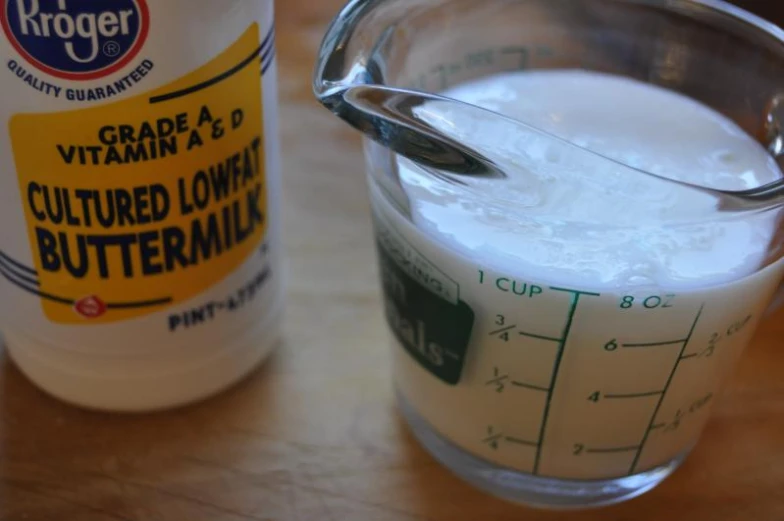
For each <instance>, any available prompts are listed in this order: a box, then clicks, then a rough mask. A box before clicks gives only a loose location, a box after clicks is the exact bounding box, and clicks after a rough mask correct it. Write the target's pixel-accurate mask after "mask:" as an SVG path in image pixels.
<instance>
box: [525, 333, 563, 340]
mask: <svg viewBox="0 0 784 521" xmlns="http://www.w3.org/2000/svg"><path fill="white" fill-rule="evenodd" d="M520 334H521V335H523V336H527V337H529V338H538V339H539V340H549V341H550V342H560V341H561V339H560V338H553V337H551V336H542V335H534V334H533V333H526V332H525V331H520Z"/></svg>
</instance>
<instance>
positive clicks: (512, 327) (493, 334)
mask: <svg viewBox="0 0 784 521" xmlns="http://www.w3.org/2000/svg"><path fill="white" fill-rule="evenodd" d="M516 327H517V326H509V327H505V328H503V329H499V330H498V331H493V332H492V333H490V334H489V335H488V336H495V335H500V334H501V333H505V332H506V331H509V330H510V329H514V328H516Z"/></svg>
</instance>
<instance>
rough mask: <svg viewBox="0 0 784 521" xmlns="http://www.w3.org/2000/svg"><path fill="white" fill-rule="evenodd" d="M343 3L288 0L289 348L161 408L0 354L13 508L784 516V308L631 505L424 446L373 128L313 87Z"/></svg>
mask: <svg viewBox="0 0 784 521" xmlns="http://www.w3.org/2000/svg"><path fill="white" fill-rule="evenodd" d="M340 3H341V2H340V0H319V1H312V0H287V1H285V2H280V5H279V6H278V45H279V56H280V66H281V103H282V107H283V113H282V119H281V130H282V133H283V143H284V154H285V172H284V176H285V230H286V241H287V242H286V246H287V254H288V265H289V268H290V278H289V303H288V311H287V316H286V324H285V341H284V342H283V344H282V345H281V347H280V349H279V350H278V351H277V354H276V355H275V356H274V357H273V358H272V359H271V360H270V361H269V363H267V364H266V365H265V366H264V367H263V368H262V369H261V370H259V371H258V372H257V373H255V374H254V375H253V376H252V377H251V378H250V379H249V380H247V381H245V382H244V383H243V384H242V385H239V386H237V387H236V388H234V389H232V390H230V391H228V392H226V393H224V394H222V395H221V396H219V397H217V398H214V399H211V400H209V401H208V402H205V403H202V404H200V405H196V406H193V407H190V408H186V409H182V410H178V411H175V412H170V413H165V414H156V415H147V416H114V415H106V414H98V413H91V412H85V411H81V410H78V409H75V408H72V407H69V406H66V405H63V404H61V403H58V402H57V401H54V400H52V399H50V398H48V397H47V396H44V395H43V394H42V393H40V392H39V391H37V390H36V389H34V388H33V387H32V386H31V385H30V384H29V383H28V382H27V381H26V380H25V379H24V378H23V377H22V376H21V375H20V374H19V372H18V371H16V370H15V369H14V368H13V367H12V365H11V364H10V363H9V362H8V361H7V359H6V358H5V357H4V356H3V355H2V354H0V520H2V521H250V520H255V521H262V520H264V521H266V520H275V521H311V520H312V521H322V520H323V521H413V520H422V521H484V520H487V521H507V520H509V521H511V520H519V519H525V520H529V521H550V520H561V519H563V520H574V521H597V520H603V521H654V520H657V521H659V520H668V521H691V520H710V521H747V520H748V521H751V520H754V521H784V378H782V376H781V375H782V371H784V349H783V348H782V339H784V313H779V314H778V315H776V316H773V317H771V318H769V319H768V320H767V321H766V323H765V324H764V326H763V327H762V329H761V330H760V332H759V334H758V335H757V337H756V339H755V340H754V342H753V345H752V346H751V347H750V349H749V350H748V352H747V355H746V356H745V357H744V358H743V361H742V363H741V365H740V367H739V369H738V371H737V374H736V376H735V378H734V380H733V381H732V383H731V385H730V386H729V389H728V390H727V392H726V393H725V394H724V395H723V396H722V397H721V399H720V400H719V401H718V403H717V405H716V408H715V412H714V415H713V419H712V421H711V422H710V425H709V427H708V429H707V432H706V433H705V435H704V437H703V439H702V441H701V443H700V444H699V446H698V447H697V449H696V450H695V452H694V453H693V455H692V456H691V457H690V458H689V459H688V461H687V462H686V464H685V465H684V466H683V467H682V468H681V469H680V470H678V471H677V472H676V473H675V475H674V476H673V477H672V478H670V479H669V480H667V481H666V482H665V483H664V484H663V485H661V486H660V487H659V488H657V489H656V490H654V491H653V492H651V493H649V494H648V495H645V496H644V497H642V498H639V499H637V500H634V501H631V502H629V503H626V504H623V505H620V506H615V507H610V508H605V509H602V510H595V511H589V512H584V513H568V514H567V513H548V512H540V511H535V510H530V509H527V508H524V507H519V506H515V505H511V504H508V503H505V502H502V501H499V500H497V499H493V498H491V497H488V496H486V495H485V494H483V493H480V492H478V491H476V490H474V489H472V488H471V487H469V486H467V485H465V484H464V483H463V482H461V481H460V480H458V479H457V478H455V477H454V476H452V475H451V474H450V473H449V472H448V471H446V470H444V469H443V468H442V467H440V466H439V465H438V464H437V463H436V462H435V461H434V460H433V459H432V458H431V457H430V456H429V455H428V454H426V453H425V452H424V451H423V450H422V449H421V448H420V447H419V446H418V445H417V444H416V443H415V441H414V440H413V439H412V437H411V435H410V434H409V432H408V431H407V429H406V427H405V425H404V423H403V422H402V420H401V418H400V416H399V414H398V413H397V411H396V409H395V405H394V402H393V397H392V392H391V381H390V375H389V371H388V365H389V364H388V340H387V338H388V337H387V332H386V330H385V326H384V324H383V321H382V312H381V309H380V301H379V295H378V289H377V284H376V267H375V259H374V255H373V250H372V237H371V230H370V222H369V219H368V207H367V202H366V198H365V185H364V180H363V172H362V160H361V157H360V150H359V140H358V136H357V135H356V134H355V133H354V132H352V131H351V130H349V129H348V128H347V127H345V126H344V125H343V124H341V123H340V122H339V121H338V120H337V119H335V118H334V117H333V116H331V115H330V114H328V113H327V112H326V111H325V110H323V109H321V108H320V107H319V106H317V104H316V102H315V101H314V100H313V99H312V95H311V93H310V75H311V70H312V65H313V61H314V59H315V49H316V47H317V45H318V43H319V40H320V38H321V36H322V34H323V32H324V29H325V24H326V23H327V22H328V20H329V19H330V18H331V17H332V15H334V14H335V12H336V11H337V9H338V7H339V4H340Z"/></svg>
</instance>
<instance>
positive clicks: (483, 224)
mask: <svg viewBox="0 0 784 521" xmlns="http://www.w3.org/2000/svg"><path fill="white" fill-rule="evenodd" d="M445 94H446V95H447V96H450V97H453V98H456V99H460V100H463V101H467V102H469V103H473V104H476V105H480V106H483V107H486V108H489V109H492V110H494V111H497V112H500V113H502V114H504V115H507V116H510V117H513V118H517V119H520V120H522V121H525V122H527V123H530V124H533V125H535V126H537V127H540V128H542V129H544V130H547V131H549V132H552V133H555V134H557V135H559V136H561V137H564V138H566V139H569V140H572V141H574V142H576V143H578V144H580V145H581V146H585V147H587V148H590V149H592V150H595V151H597V152H599V153H601V154H604V155H606V156H609V157H614V158H617V159H619V160H621V161H623V162H625V163H627V164H630V165H632V166H635V167H638V168H641V169H645V170H649V171H653V172H656V173H661V174H663V175H666V176H668V177H673V178H678V179H682V180H686V181H689V182H693V183H695V184H700V185H706V186H711V187H716V188H723V189H743V188H748V187H752V186H757V185H760V184H764V183H766V182H769V181H771V180H773V179H777V178H779V177H780V176H781V172H780V171H779V170H778V168H777V167H776V165H775V163H774V162H773V161H772V160H771V159H770V157H769V156H768V154H767V153H766V152H765V151H764V150H763V149H762V147H761V146H760V145H759V144H757V143H756V142H755V141H754V140H752V139H751V138H750V137H749V136H747V135H746V134H745V133H744V132H743V131H742V130H740V129H739V128H738V127H737V126H736V125H735V124H734V123H732V122H731V121H730V120H728V119H727V118H725V117H724V116H722V115H720V114H718V113H716V112H714V111H712V110H711V109H709V108H707V107H705V106H702V105H700V104H698V103H696V102H694V101H692V100H690V99H687V98H684V97H682V96H679V95H676V94H673V93H670V92H668V91H665V90H662V89H659V88H656V87H653V86H649V85H645V84H642V83H637V82H633V81H630V80H625V79H620V78H615V77H612V76H605V75H599V74H594V73H586V72H576V71H575V72H538V73H518V74H511V75H503V76H496V77H489V78H486V79H483V80H481V81H477V82H475V83H471V84H465V85H462V86H459V87H456V88H454V89H452V90H451V91H448V92H447V93H445ZM420 115H421V117H424V118H426V119H429V120H430V121H431V122H432V123H433V124H434V125H442V128H444V129H447V128H448V129H449V130H450V132H451V133H452V135H457V137H458V138H461V139H464V140H465V141H466V142H469V143H471V144H473V145H475V146H476V145H481V146H482V150H483V151H484V150H491V152H492V153H493V154H494V156H493V159H495V160H497V161H498V162H499V163H501V164H502V166H505V168H507V169H508V171H509V173H510V175H511V179H509V180H506V181H503V182H500V181H498V180H494V181H487V180H472V181H471V183H470V187H469V189H468V190H466V189H465V188H460V187H458V186H456V185H452V184H449V183H447V182H444V181H443V180H438V179H435V178H432V177H430V176H428V175H427V174H425V173H424V172H422V171H421V170H420V169H418V168H417V167H416V166H414V165H413V164H411V163H408V162H401V164H400V166H401V178H402V181H403V187H404V190H405V192H406V193H407V194H408V197H409V199H410V202H411V207H412V212H413V220H414V223H415V224H416V226H413V225H412V224H411V223H410V222H409V221H407V220H406V219H405V218H404V217H402V216H401V215H400V214H399V213H397V212H396V211H395V210H394V209H393V207H392V206H391V205H390V204H389V203H388V202H387V200H386V199H385V198H384V197H383V196H382V195H381V192H380V191H379V190H378V188H377V187H376V186H373V189H372V197H373V203H374V209H375V212H376V216H377V221H378V227H379V237H380V243H381V244H382V245H383V246H384V247H385V248H386V251H387V252H389V253H390V254H391V256H392V258H395V259H397V266H398V267H399V268H400V269H401V270H402V271H403V272H405V273H407V274H408V275H410V276H411V277H412V278H413V279H415V280H418V281H420V283H422V284H424V285H425V286H428V287H429V290H430V292H431V293H433V294H436V295H438V296H439V298H441V299H442V300H444V301H446V302H449V303H450V304H451V305H455V306H457V305H458V303H459V302H462V303H463V305H467V306H468V307H470V308H471V309H472V310H473V314H474V319H473V323H472V328H471V332H470V342H469V343H468V346H467V350H466V355H465V359H464V360H463V361H462V372H461V373H460V377H459V381H458V382H457V383H455V382H446V381H444V379H443V378H439V377H437V376H436V375H435V374H434V372H433V369H434V368H435V371H436V372H438V371H439V366H440V367H446V366H448V365H449V364H450V363H454V361H455V360H457V359H459V358H460V353H459V351H460V350H461V349H460V347H459V346H457V347H456V348H455V346H450V345H438V344H437V343H436V342H430V341H429V340H428V335H429V334H431V333H432V330H433V329H434V327H433V326H432V325H431V324H430V323H428V322H427V320H425V319H422V318H421V317H418V316H417V315H416V311H411V309H414V308H411V309H408V306H409V304H411V302H409V301H408V300H406V299H407V298H408V297H409V296H410V295H406V289H405V287H404V285H403V284H402V282H401V280H402V278H401V276H400V272H397V273H392V272H391V271H390V270H389V269H387V268H384V270H383V273H384V279H385V282H386V288H387V308H388V314H389V317H390V319H391V321H392V323H393V329H396V330H397V333H398V336H399V337H402V338H404V339H409V343H410V345H409V351H408V352H407V351H406V350H404V349H402V348H400V349H396V350H395V366H396V380H397V385H398V387H399V389H400V391H401V392H402V393H403V395H404V397H405V398H406V399H407V400H408V401H409V402H410V403H411V404H412V405H413V407H414V408H415V409H416V410H417V411H418V413H419V414H420V415H421V416H423V417H424V418H425V419H426V420H427V421H428V422H429V423H430V424H431V425H432V427H433V428H434V429H435V430H436V431H438V432H439V433H440V434H441V435H443V436H444V437H446V438H448V439H449V440H451V441H452V442H454V443H455V444H457V445H459V446H460V447H462V448H464V449H465V450H467V451H469V452H471V453H473V454H475V455H477V456H479V457H481V458H484V459H486V460H489V461H491V462H494V463H497V464H499V465H502V466H504V467H510V468H514V469H518V470H521V471H523V472H529V473H534V474H537V475H542V476H550V477H560V478H575V479H599V478H611V477H619V476H624V475H628V474H634V473H638V472H642V471H645V470H648V469H651V468H654V467H656V466H658V465H661V464H664V463H666V462H668V461H669V460H671V459H672V458H674V457H676V456H678V455H679V454H681V453H684V452H686V451H688V450H689V449H690V447H691V446H692V445H693V444H694V443H695V442H696V440H697V438H698V436H699V433H700V432H701V430H702V428H703V426H704V424H705V421H706V420H707V418H708V411H709V409H710V406H711V405H712V403H713V402H714V401H715V399H716V396H717V392H718V390H719V386H720V383H721V381H722V380H723V379H724V378H725V376H726V374H727V372H728V371H729V370H730V369H731V368H732V366H733V365H734V363H735V361H736V359H737V357H738V356H739V355H740V353H741V351H742V349H743V347H744V346H745V344H746V343H747V342H748V340H749V339H750V337H751V335H752V334H753V332H754V329H755V328H756V324H757V322H758V320H759V318H760V317H761V315H762V313H763V312H764V309H765V307H766V304H767V302H768V301H769V300H770V297H771V296H772V293H773V292H774V290H775V288H776V286H777V283H778V282H779V280H780V279H781V277H782V271H783V270H784V265H782V263H781V262H779V263H776V264H774V265H772V266H769V267H768V268H766V269H764V270H762V271H758V270H759V268H760V266H761V265H763V263H764V261H765V259H766V257H767V250H768V247H769V245H770V243H771V241H772V237H773V235H774V232H775V222H774V218H773V217H772V216H768V215H758V216H744V217H733V218H731V219H730V218H727V217H726V216H719V215H718V214H717V213H716V210H715V206H716V202H715V200H714V199H713V198H712V197H708V196H705V195H703V194H700V193H698V192H693V191H690V190H684V189H682V188H677V187H674V186H670V185H669V184H665V183H653V184H652V183H651V181H650V180H648V179H645V178H644V176H641V175H640V174H629V173H628V172H625V171H623V170H622V169H620V170H619V169H618V168H615V167H612V166H611V164H610V163H609V162H604V161H596V160H587V159H586V158H585V156H584V155H583V154H582V153H579V152H577V151H573V150H572V151H570V150H569V149H568V148H564V147H562V146H558V147H556V146H554V145H553V143H552V141H551V140H549V139H545V138H543V137H542V136H541V135H537V134H535V133H520V132H518V133H514V132H509V131H508V128H506V127H504V128H503V129H501V128H499V127H497V126H496V125H495V123H494V122H493V121H492V119H491V118H477V117H473V116H471V117H469V116H466V115H465V114H463V113H454V112H450V110H449V109H448V108H445V107H444V106H443V105H439V106H436V107H426V109H425V110H423V112H422V113H421V114H420ZM624 176H625V177H624ZM499 201H501V202H500V203H499ZM686 221H688V222H691V223H692V224H688V225H681V226H677V227H673V226H667V224H672V223H674V222H681V223H682V222H686ZM695 223H696V224H695ZM410 289H411V288H410V287H409V288H408V291H409V293H410ZM395 297H397V300H396V298H395ZM412 313H413V314H412ZM455 316H457V315H455ZM428 328H429V329H430V330H429V331H427V329H428ZM456 329H459V328H458V327H456ZM650 344H655V345H650ZM412 351H418V352H419V353H420V355H421V356H423V357H425V358H426V359H427V360H429V361H430V362H429V363H430V369H431V370H428V369H427V368H426V367H425V365H427V364H422V363H420V362H418V361H417V360H416V359H415V357H414V356H412V354H411V352H412Z"/></svg>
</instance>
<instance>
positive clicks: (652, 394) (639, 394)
mask: <svg viewBox="0 0 784 521" xmlns="http://www.w3.org/2000/svg"><path fill="white" fill-rule="evenodd" d="M659 394H664V391H651V392H649V393H634V394H605V395H604V397H605V398H644V397H646V396H657V395H659Z"/></svg>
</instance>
